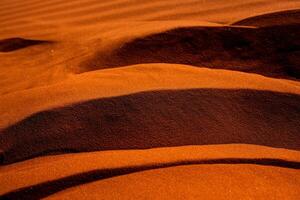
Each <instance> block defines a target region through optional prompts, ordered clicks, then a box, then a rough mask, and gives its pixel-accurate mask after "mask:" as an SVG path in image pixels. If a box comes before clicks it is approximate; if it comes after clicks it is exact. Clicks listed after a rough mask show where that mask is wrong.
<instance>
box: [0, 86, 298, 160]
mask: <svg viewBox="0 0 300 200" xmlns="http://www.w3.org/2000/svg"><path fill="white" fill-rule="evenodd" d="M299 102H300V95H296V94H289V93H288V94H287V93H278V92H270V91H265V90H264V91H259V90H253V89H211V88H208V89H203V88H202V89H201V88H200V89H199V88H198V89H183V90H178V89H176V90H156V91H147V92H138V93H132V94H128V95H122V96H117V97H110V98H99V99H94V100H90V101H83V102H81V103H78V104H71V105H67V106H62V107H59V108H55V109H49V110H44V111H42V112H39V113H36V114H34V115H31V116H29V117H28V118H26V119H24V120H22V121H20V122H19V123H16V124H14V125H12V126H10V127H8V128H6V129H4V130H1V131H0V148H1V149H2V150H3V154H2V155H3V156H2V157H3V159H2V161H3V162H2V163H1V164H9V163H13V162H17V161H22V160H25V159H29V158H32V157H36V156H41V155H47V154H50V153H52V154H54V153H56V154H57V153H64V152H65V153H67V152H84V151H97V150H119V149H146V148H155V147H171V146H184V145H208V144H230V143H247V144H256V145H264V146H270V147H276V148H286V149H294V150H300V143H299V139H300V138H299V129H300V124H299V119H300V107H299ZM137 124H138V126H137Z"/></svg>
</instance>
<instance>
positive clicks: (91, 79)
mask: <svg viewBox="0 0 300 200" xmlns="http://www.w3.org/2000/svg"><path fill="white" fill-rule="evenodd" d="M187 80H188V81H187ZM193 88H219V89H254V90H267V91H273V92H283V93H291V94H300V85H299V82H297V81H289V80H285V79H274V78H267V77H264V76H261V75H255V74H248V73H243V72H233V71H228V70H215V69H206V68H196V67H192V66H188V65H178V64H176V65H175V64H144V65H134V66H128V67H122V68H114V69H106V70H99V71H93V72H90V73H84V74H80V75H74V76H73V77H70V78H69V79H68V80H66V81H64V82H61V83H58V84H53V85H49V86H44V87H39V88H34V89H29V90H24V91H19V92H15V93H10V94H8V95H3V96H1V97H0V113H1V114H2V116H3V117H1V119H0V128H4V127H7V126H9V125H12V124H14V123H16V122H18V121H20V120H22V119H24V118H25V117H27V116H29V115H32V114H33V113H36V112H39V111H43V110H47V109H51V108H55V107H60V106H64V105H67V104H72V103H78V102H81V101H87V100H91V99H96V98H103V97H113V96H120V95H126V94H130V93H136V92H142V91H150V90H164V89H193ZM28 105H30V106H28ZM7 108H14V109H13V110H12V109H7Z"/></svg>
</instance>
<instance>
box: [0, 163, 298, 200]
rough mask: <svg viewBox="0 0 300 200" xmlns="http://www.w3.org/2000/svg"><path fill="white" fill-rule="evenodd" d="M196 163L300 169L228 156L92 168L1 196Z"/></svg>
mask: <svg viewBox="0 0 300 200" xmlns="http://www.w3.org/2000/svg"><path fill="white" fill-rule="evenodd" d="M194 164H254V165H263V166H274V167H282V168H290V169H300V162H295V161H286V160H282V159H269V158H263V159H242V158H226V159H212V160H200V161H199V160H194V161H179V162H173V163H164V164H157V165H145V166H137V167H125V168H122V167H121V168H115V169H102V170H92V171H89V172H84V173H81V174H75V175H72V176H69V177H65V178H61V179H58V180H53V181H49V182H44V183H40V184H37V185H33V186H28V187H24V188H20V189H18V190H15V191H12V192H9V193H6V194H4V195H2V196H0V199H2V200H6V199H7V200H8V199H41V198H45V197H47V196H50V195H52V194H54V193H57V192H60V191H63V190H65V189H67V188H70V187H75V186H78V185H82V184H86V183H91V182H93V181H97V180H103V179H107V178H112V177H115V176H121V175H125V174H131V173H135V172H141V171H145V170H151V169H160V168H167V167H175V166H180V165H194Z"/></svg>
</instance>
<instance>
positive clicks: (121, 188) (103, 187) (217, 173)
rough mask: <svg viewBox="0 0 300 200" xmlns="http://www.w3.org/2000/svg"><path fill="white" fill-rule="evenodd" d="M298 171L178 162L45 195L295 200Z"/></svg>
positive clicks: (104, 197) (296, 196)
mask: <svg viewBox="0 0 300 200" xmlns="http://www.w3.org/2000/svg"><path fill="white" fill-rule="evenodd" d="M298 171H299V170H294V169H286V168H285V169H284V168H277V167H272V166H268V167H266V166H259V165H247V164H243V165H239V164H236V165H223V164H217V165H205V164H204V165H190V166H177V167H170V168H163V169H154V170H149V171H143V172H138V173H133V174H128V175H125V176H119V177H113V178H110V179H106V180H100V181H95V182H92V183H88V184H83V185H80V186H76V187H72V188H69V189H66V190H63V191H61V192H58V193H55V194H53V195H51V196H48V197H46V198H45V199H83V198H84V199H101V198H102V199H111V198H115V199H142V198H145V199H146V198H149V199H182V198H186V199H203V198H205V199H244V198H245V197H247V198H253V199H265V198H266V197H268V196H269V197H272V198H274V199H291V200H296V199H298V197H299V195H300V191H299V187H300V183H299V182H298V181H297V180H299V179H300V174H299V172H298ZM283 174H284V176H282V175H283ZM286 176H290V177H293V178H292V179H287V178H286ZM270 180H272V181H270Z"/></svg>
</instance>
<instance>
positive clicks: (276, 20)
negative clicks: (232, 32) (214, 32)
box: [232, 9, 300, 27]
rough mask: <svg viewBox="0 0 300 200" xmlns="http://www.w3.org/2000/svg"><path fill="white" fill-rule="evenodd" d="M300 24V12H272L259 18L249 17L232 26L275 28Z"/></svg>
mask: <svg viewBox="0 0 300 200" xmlns="http://www.w3.org/2000/svg"><path fill="white" fill-rule="evenodd" d="M299 22H300V10H299V9H297V10H286V11H281V12H275V13H274V12H272V13H267V14H262V15H258V16H253V17H248V18H246V19H242V20H240V21H237V22H235V23H232V25H244V26H256V27H262V26H272V25H273V26H274V25H277V26H278V25H283V24H299Z"/></svg>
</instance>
